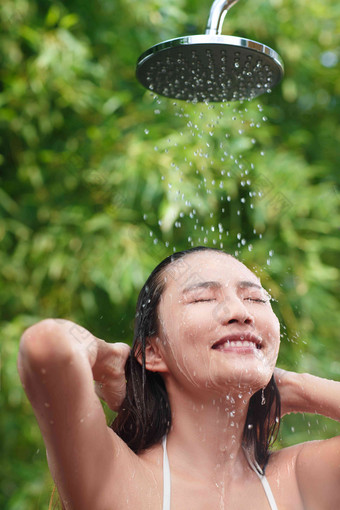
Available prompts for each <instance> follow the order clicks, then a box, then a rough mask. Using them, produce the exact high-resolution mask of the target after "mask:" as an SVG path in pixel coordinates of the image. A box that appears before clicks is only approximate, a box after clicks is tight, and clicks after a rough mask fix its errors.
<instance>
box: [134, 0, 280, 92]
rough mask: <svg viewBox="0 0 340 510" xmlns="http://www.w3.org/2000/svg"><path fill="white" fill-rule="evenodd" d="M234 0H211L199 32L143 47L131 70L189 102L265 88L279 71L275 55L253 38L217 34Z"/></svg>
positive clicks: (154, 87)
mask: <svg viewBox="0 0 340 510" xmlns="http://www.w3.org/2000/svg"><path fill="white" fill-rule="evenodd" d="M237 1H238V0H215V1H214V3H213V5H212V7H211V10H210V15H209V19H208V24H207V29H206V32H205V34H203V35H193V36H186V37H178V38H177V39H170V40H168V41H164V42H162V43H160V44H156V45H155V46H152V47H151V48H149V49H148V50H147V51H146V52H144V53H143V54H142V55H141V56H140V57H139V59H138V62H137V69H136V76H137V78H138V80H139V81H140V82H141V84H142V85H144V87H146V88H148V89H150V90H152V91H154V92H155V93H157V94H160V95H162V96H167V97H171V98H175V99H184V100H189V101H193V102H196V101H200V102H202V101H208V102H222V101H234V100H242V99H252V98H254V97H256V96H259V95H260V94H263V93H264V92H270V90H271V89H272V88H273V87H274V86H275V85H276V84H277V83H278V82H279V81H280V80H281V78H282V76H283V63H282V60H281V58H280V56H279V55H278V54H277V53H276V52H275V51H274V50H272V49H271V48H269V47H268V46H265V45H264V44H261V43H258V42H256V41H251V40H250V39H243V38H240V37H234V36H228V35H220V34H221V31H222V25H223V21H224V17H225V15H226V13H227V12H228V10H229V9H230V7H232V6H233V5H234V4H235V3H236V2H237Z"/></svg>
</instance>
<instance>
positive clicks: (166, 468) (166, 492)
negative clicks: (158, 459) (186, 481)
mask: <svg viewBox="0 0 340 510" xmlns="http://www.w3.org/2000/svg"><path fill="white" fill-rule="evenodd" d="M162 445H163V510H170V495H171V478H170V465H169V458H168V453H167V451H166V436H164V437H163V441H162Z"/></svg>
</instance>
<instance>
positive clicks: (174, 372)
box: [153, 251, 280, 398]
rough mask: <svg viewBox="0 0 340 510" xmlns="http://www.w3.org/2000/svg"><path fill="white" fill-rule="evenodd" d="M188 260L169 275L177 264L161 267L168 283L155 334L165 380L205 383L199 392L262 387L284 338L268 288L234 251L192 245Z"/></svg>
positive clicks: (193, 386)
mask: <svg viewBox="0 0 340 510" xmlns="http://www.w3.org/2000/svg"><path fill="white" fill-rule="evenodd" d="M176 263H177V262H175V263H173V265H175V264H176ZM185 263H186V265H185V268H186V271H185V273H184V274H183V275H182V276H181V278H177V279H175V278H173V277H172V275H173V274H176V272H175V271H165V272H164V274H163V278H164V279H165V281H166V287H165V290H164V292H163V294H162V297H161V301H160V304H159V309H158V317H159V331H158V335H157V336H156V337H155V338H154V339H153V342H156V343H157V344H158V346H159V351H160V353H161V356H162V358H163V360H164V366H163V367H161V368H160V367H158V369H159V371H162V373H163V376H164V378H165V381H166V383H167V386H168V385H170V386H171V387H172V386H177V388H181V390H182V391H183V389H186V390H188V391H189V392H193V393H195V392H196V393H197V390H198V389H200V392H199V394H200V398H203V394H204V393H206V395H207V397H208V398H211V394H212V393H216V395H223V394H225V392H226V390H228V391H229V392H230V391H231V389H232V388H234V389H235V390H237V391H239V390H243V391H247V392H250V393H254V392H255V391H257V390H258V389H260V388H263V387H264V386H266V385H267V383H268V382H269V380H270V378H271V376H272V374H273V371H274V367H275V363H276V359H277V355H278V350H279V344H280V328H279V321H278V319H277V317H276V315H275V314H274V312H273V310H272V308H271V304H270V298H269V295H268V294H267V292H266V291H265V290H264V289H263V288H262V286H261V283H260V281H259V279H258V278H257V277H256V276H255V275H254V273H252V272H251V271H250V270H249V269H248V268H247V267H245V266H244V265H243V264H242V263H241V262H239V261H238V260H235V259H234V258H233V257H231V256H228V255H225V254H222V253H215V252H213V251H211V252H203V253H193V254H190V255H188V256H186V257H185ZM173 265H172V266H173ZM172 269H173V268H172ZM170 391H171V390H170Z"/></svg>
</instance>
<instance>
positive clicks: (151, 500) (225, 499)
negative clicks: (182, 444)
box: [111, 471, 304, 510]
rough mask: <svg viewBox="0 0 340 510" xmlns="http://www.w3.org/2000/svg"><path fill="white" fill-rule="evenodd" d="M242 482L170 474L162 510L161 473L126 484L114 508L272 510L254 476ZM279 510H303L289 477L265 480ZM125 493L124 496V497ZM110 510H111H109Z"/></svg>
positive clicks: (257, 479) (130, 509)
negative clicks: (169, 482) (198, 479)
mask: <svg viewBox="0 0 340 510" xmlns="http://www.w3.org/2000/svg"><path fill="white" fill-rule="evenodd" d="M253 475H254V476H252V475H251V476H249V477H247V478H245V479H244V480H242V481H228V480H227V481H226V482H225V483H220V484H217V483H216V484H214V483H211V482H207V481H206V482H205V481H204V480H203V481H200V482H198V481H197V480H193V479H190V477H189V476H188V477H185V476H176V475H175V474H172V477H171V485H170V509H166V508H165V507H164V509H163V476H162V471H158V472H152V471H150V472H149V473H148V475H147V476H143V477H142V479H140V480H138V478H139V477H138V476H137V477H136V478H135V479H134V482H133V483H131V484H130V483H129V482H128V483H127V484H126V485H125V487H124V489H123V490H122V493H121V498H120V502H119V505H118V507H117V508H119V509H120V510H135V509H136V508H138V509H139V510H188V509H191V508H194V509H195V510H207V508H208V509H212V510H249V509H251V510H271V506H270V504H269V502H268V498H267V495H266V492H265V490H264V488H263V486H262V483H261V481H260V479H259V478H258V477H257V476H256V475H255V473H253ZM267 478H268V482H269V484H270V486H271V490H272V493H273V496H274V498H275V501H276V504H277V507H278V510H291V509H292V508H294V510H304V509H303V505H302V503H301V499H300V494H299V491H298V489H297V487H296V483H295V482H294V480H292V479H289V477H284V476H281V477H278V476H275V477H272V476H270V477H267ZM123 493H124V494H123ZM111 510H112V509H111Z"/></svg>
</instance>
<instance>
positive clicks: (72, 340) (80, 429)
mask: <svg viewBox="0 0 340 510" xmlns="http://www.w3.org/2000/svg"><path fill="white" fill-rule="evenodd" d="M128 354H129V347H128V346H127V345H125V344H117V345H115V344H107V343H106V342H104V341H103V340H99V339H97V338H96V337H94V336H93V335H92V334H91V333H89V332H88V331H86V330H85V329H84V328H81V327H80V326H78V325H76V324H74V323H72V322H69V321H62V320H55V319H48V320H44V321H42V322H39V323H38V324H36V325H34V326H32V327H31V328H29V329H28V330H26V331H25V333H24V334H23V336H22V339H21V342H20V349H19V357H18V370H19V375H20V378H21V381H22V384H23V386H24V389H25V391H26V394H27V396H28V398H29V400H30V402H31V404H32V406H33V409H34V412H35V415H36V418H37V420H38V424H39V427H40V429H41V432H42V435H43V438H44V441H45V444H46V449H47V456H48V463H49V467H50V470H51V472H52V475H53V477H54V479H55V481H56V484H57V487H58V490H59V493H60V495H61V497H62V500H63V503H64V505H65V507H66V509H68V508H70V509H71V508H72V509H73V508H81V509H82V510H86V509H93V508H101V505H100V498H101V497H102V498H103V501H104V499H105V496H106V488H107V486H108V485H109V482H108V480H112V477H113V476H114V474H115V472H116V471H117V466H116V465H115V462H114V459H115V457H117V453H118V450H119V452H120V456H119V458H120V464H122V465H121V468H122V467H124V459H125V458H126V457H129V455H130V450H129V449H128V448H127V446H126V445H125V444H124V443H123V442H122V441H121V440H120V439H119V438H118V436H116V435H115V434H114V433H113V432H112V430H111V429H109V428H108V427H107V425H106V419H105V415H104V412H103V409H102V405H101V403H100V400H99V398H98V396H97V395H96V392H95V387H94V384H93V380H94V379H96V380H98V381H99V383H98V384H99V391H101V392H102V393H103V396H104V397H105V398H106V399H107V400H108V402H109V405H110V406H111V407H112V408H115V407H118V406H119V403H120V401H121V399H122V397H123V396H124V393H125V375H124V366H125V362H126V359H127V356H128ZM131 455H133V454H132V452H131ZM103 506H104V505H103Z"/></svg>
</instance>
